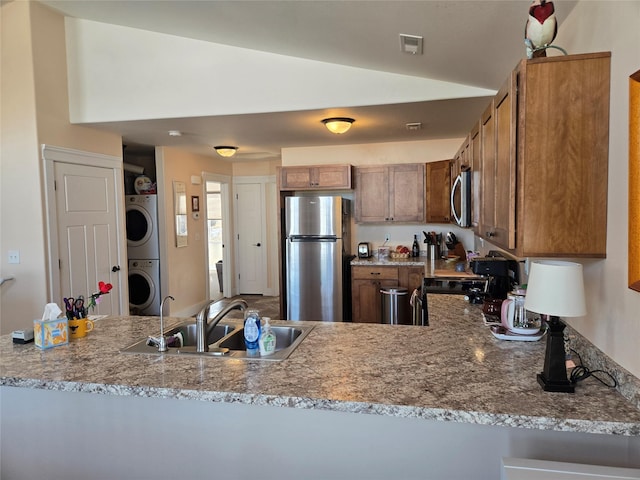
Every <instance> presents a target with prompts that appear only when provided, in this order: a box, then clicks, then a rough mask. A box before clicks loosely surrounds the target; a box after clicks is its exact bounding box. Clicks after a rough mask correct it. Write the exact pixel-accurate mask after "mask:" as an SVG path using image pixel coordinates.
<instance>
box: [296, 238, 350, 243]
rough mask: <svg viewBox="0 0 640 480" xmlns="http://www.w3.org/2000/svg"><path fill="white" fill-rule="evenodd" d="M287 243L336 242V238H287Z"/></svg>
mask: <svg viewBox="0 0 640 480" xmlns="http://www.w3.org/2000/svg"><path fill="white" fill-rule="evenodd" d="M289 241H290V242H333V243H335V242H337V241H338V238H337V237H331V238H327V237H322V238H319V237H289Z"/></svg>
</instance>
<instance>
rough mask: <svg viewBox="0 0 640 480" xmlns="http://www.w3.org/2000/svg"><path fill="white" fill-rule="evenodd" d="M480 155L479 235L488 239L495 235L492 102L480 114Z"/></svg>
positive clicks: (494, 151) (494, 144)
mask: <svg viewBox="0 0 640 480" xmlns="http://www.w3.org/2000/svg"><path fill="white" fill-rule="evenodd" d="M480 152H481V153H480V155H481V157H482V160H481V161H482V166H481V170H480V185H481V192H480V199H481V200H480V225H481V228H480V234H481V235H482V236H485V237H487V238H489V239H491V237H493V236H494V235H495V233H494V232H493V227H494V225H495V218H494V216H495V205H496V197H495V194H496V188H495V176H496V132H495V122H494V117H493V100H492V101H491V103H490V105H489V107H487V109H486V110H485V111H484V113H483V114H482V120H481V121H480Z"/></svg>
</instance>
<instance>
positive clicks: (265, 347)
mask: <svg viewBox="0 0 640 480" xmlns="http://www.w3.org/2000/svg"><path fill="white" fill-rule="evenodd" d="M263 320H264V325H263V326H262V333H261V334H260V338H259V339H258V344H259V345H260V355H261V356H263V357H264V356H266V355H271V354H272V353H273V352H275V351H276V334H275V333H273V330H272V329H271V325H270V324H269V320H271V318H269V317H264V318H263Z"/></svg>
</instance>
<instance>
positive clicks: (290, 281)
mask: <svg viewBox="0 0 640 480" xmlns="http://www.w3.org/2000/svg"><path fill="white" fill-rule="evenodd" d="M350 204H351V202H350V201H349V200H348V199H344V198H342V197H334V196H331V197H330V196H326V197H287V198H286V200H285V237H286V247H285V249H286V255H285V262H286V265H285V269H284V272H285V276H286V316H287V320H321V321H326V322H339V321H343V320H348V319H350V318H351V314H350V312H351V303H350V298H351V295H350V288H349V284H350V282H349V262H350V260H351V254H350V252H351V238H350V231H351V217H350Z"/></svg>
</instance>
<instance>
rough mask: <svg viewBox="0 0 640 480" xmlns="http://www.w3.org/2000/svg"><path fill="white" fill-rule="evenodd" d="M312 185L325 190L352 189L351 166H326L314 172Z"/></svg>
mask: <svg viewBox="0 0 640 480" xmlns="http://www.w3.org/2000/svg"><path fill="white" fill-rule="evenodd" d="M311 180H312V184H313V186H314V187H317V188H323V189H328V190H330V189H349V188H351V165H325V166H322V167H317V168H314V169H313V170H312V179H311Z"/></svg>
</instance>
